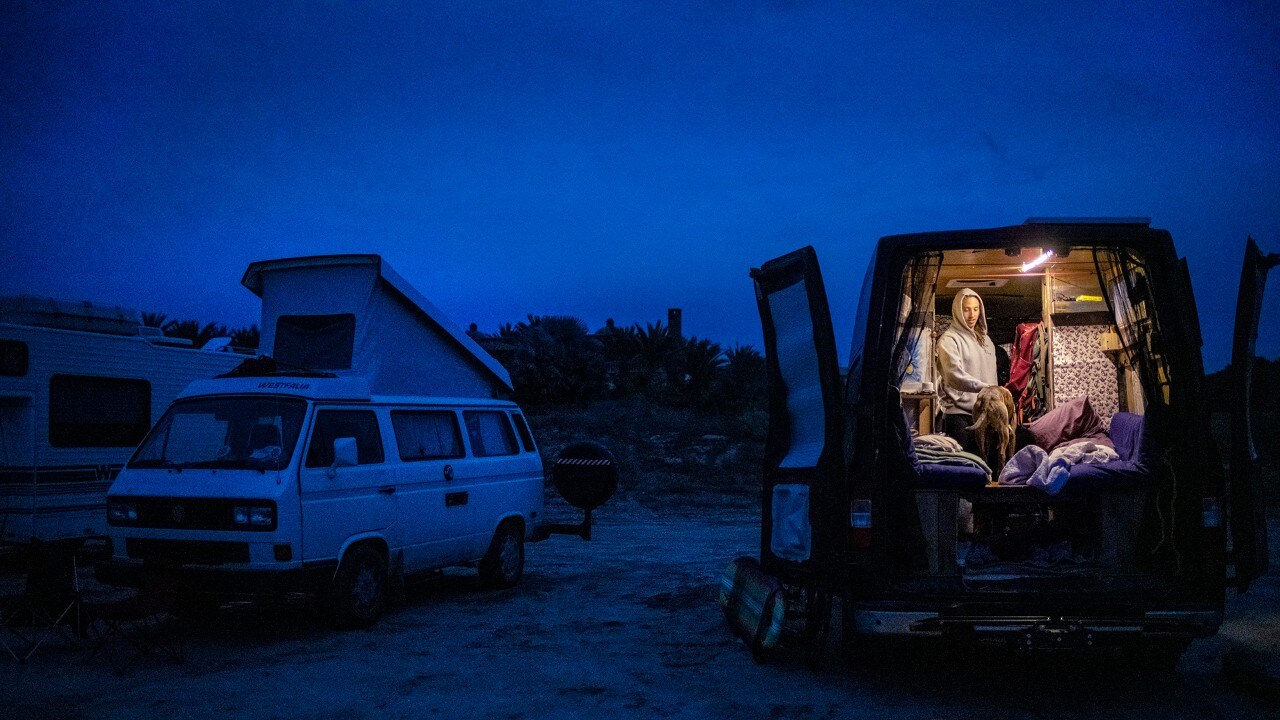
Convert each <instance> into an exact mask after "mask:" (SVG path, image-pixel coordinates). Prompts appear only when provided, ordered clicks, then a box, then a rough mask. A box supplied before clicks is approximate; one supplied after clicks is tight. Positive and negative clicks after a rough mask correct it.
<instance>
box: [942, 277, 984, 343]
mask: <svg viewBox="0 0 1280 720" xmlns="http://www.w3.org/2000/svg"><path fill="white" fill-rule="evenodd" d="M967 297H975V298H977V299H978V322H977V323H976V324H975V325H974V327H973V330H972V331H971V330H969V326H968V325H966V324H965V322H964V312H963V307H964V299H965V298H967ZM951 327H954V328H956V329H958V330H963V331H966V332H973V333H974V334H975V335H977V336H978V338H979V339H983V338H985V337H986V336H987V304H986V303H984V302H982V296H981V295H979V294H978V293H976V292H974V291H973V290H972V289H970V288H963V289H961V290H960V292H958V293H956V296H955V297H954V298H952V300H951Z"/></svg>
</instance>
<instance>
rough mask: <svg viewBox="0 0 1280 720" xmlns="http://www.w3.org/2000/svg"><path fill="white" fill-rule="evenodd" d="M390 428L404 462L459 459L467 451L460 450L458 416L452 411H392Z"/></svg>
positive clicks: (460, 433) (460, 440) (460, 437)
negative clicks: (394, 434)
mask: <svg viewBox="0 0 1280 720" xmlns="http://www.w3.org/2000/svg"><path fill="white" fill-rule="evenodd" d="M391 427H392V428H394V429H395V432H396V446H397V447H398V448H399V449H400V459H401V460H404V461H406V462H411V461H414V460H438V459H441V458H458V457H462V456H463V455H465V454H466V453H465V452H463V449H462V432H461V431H460V430H459V429H458V416H457V415H454V414H453V413H451V412H444V411H441V412H414V411H405V410H395V411H392V413H391Z"/></svg>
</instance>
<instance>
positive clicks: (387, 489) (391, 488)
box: [378, 485, 396, 495]
mask: <svg viewBox="0 0 1280 720" xmlns="http://www.w3.org/2000/svg"><path fill="white" fill-rule="evenodd" d="M378 492H380V493H382V494H383V495H395V494H396V486H395V485H384V486H382V487H380V488H378Z"/></svg>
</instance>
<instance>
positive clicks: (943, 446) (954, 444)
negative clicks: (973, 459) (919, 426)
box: [912, 433, 964, 452]
mask: <svg viewBox="0 0 1280 720" xmlns="http://www.w3.org/2000/svg"><path fill="white" fill-rule="evenodd" d="M912 442H914V443H915V446H916V449H917V450H919V449H920V448H922V447H931V448H933V449H935V450H950V451H952V452H960V451H961V450H963V449H964V448H962V447H960V443H959V442H958V441H957V440H956V439H955V438H953V437H951V436H950V435H943V434H942V433H932V434H929V435H921V436H919V437H917V438H915V439H914V440H912Z"/></svg>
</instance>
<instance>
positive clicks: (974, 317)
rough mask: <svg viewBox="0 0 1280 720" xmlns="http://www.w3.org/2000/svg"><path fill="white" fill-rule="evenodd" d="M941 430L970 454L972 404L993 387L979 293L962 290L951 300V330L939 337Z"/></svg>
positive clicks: (992, 356) (992, 352) (992, 357)
mask: <svg viewBox="0 0 1280 720" xmlns="http://www.w3.org/2000/svg"><path fill="white" fill-rule="evenodd" d="M938 368H939V370H941V376H942V377H941V379H942V382H941V387H940V389H939V390H940V395H941V397H940V398H939V405H940V406H941V407H942V412H943V423H942V430H943V432H945V433H946V434H948V435H950V436H951V437H953V438H955V439H956V440H959V441H960V444H961V445H963V446H964V449H965V450H968V451H970V452H973V451H974V449H975V444H974V441H973V437H972V433H971V432H970V431H969V426H970V425H973V403H974V400H976V399H977V397H978V391H979V390H981V389H982V388H984V387H987V386H988V385H995V384H996V347H995V342H994V341H993V340H992V339H991V338H990V337H989V336H988V335H987V311H986V308H985V307H984V306H983V304H982V298H980V297H978V293H976V292H974V291H973V290H971V289H969V288H964V289H963V290H961V291H960V292H958V293H956V296H955V299H954V300H952V301H951V327H949V328H947V330H946V332H944V333H942V336H941V337H939V338H938Z"/></svg>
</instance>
